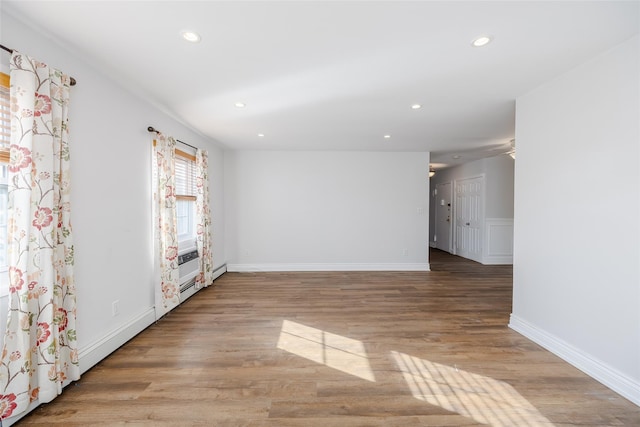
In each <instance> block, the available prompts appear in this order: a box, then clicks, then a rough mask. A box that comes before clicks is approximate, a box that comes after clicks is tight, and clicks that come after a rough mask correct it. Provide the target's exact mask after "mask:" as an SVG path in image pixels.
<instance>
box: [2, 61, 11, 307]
mask: <svg viewBox="0 0 640 427" xmlns="http://www.w3.org/2000/svg"><path fill="white" fill-rule="evenodd" d="M9 101H10V100H9V76H8V75H6V74H4V73H0V295H6V294H7V292H8V276H7V271H8V269H9V266H8V253H7V249H8V248H7V246H8V236H7V219H8V218H7V216H8V215H7V214H8V211H7V202H8V191H7V184H8V181H7V174H8V172H9V171H8V165H9V144H10V141H11V110H10V107H9Z"/></svg>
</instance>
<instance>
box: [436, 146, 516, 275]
mask: <svg viewBox="0 0 640 427" xmlns="http://www.w3.org/2000/svg"><path fill="white" fill-rule="evenodd" d="M479 175H484V177H485V182H484V184H485V204H484V209H485V212H484V217H485V224H484V229H483V233H482V236H483V254H482V263H483V264H510V263H511V262H512V256H513V246H512V245H513V191H514V190H513V185H514V184H513V181H514V160H513V159H512V158H511V157H510V156H508V155H506V154H503V155H500V156H494V157H489V158H485V159H480V160H475V161H472V162H468V163H464V164H461V165H459V166H454V167H450V168H446V169H441V170H438V171H437V172H436V174H435V175H434V176H433V177H432V178H431V180H430V181H431V182H430V189H431V192H430V195H431V197H430V209H431V212H435V202H436V197H434V196H433V190H435V188H436V185H438V184H441V183H446V182H452V183H454V182H455V181H456V180H461V179H465V178H471V177H475V176H479ZM452 188H453V187H452ZM454 198H455V197H454ZM435 219H436V218H435V215H431V217H430V218H429V230H430V231H429V240H430V242H432V246H434V247H435V242H434V240H433V238H434V235H435V231H436V228H435Z"/></svg>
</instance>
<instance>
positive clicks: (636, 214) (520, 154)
mask: <svg viewBox="0 0 640 427" xmlns="http://www.w3.org/2000/svg"><path fill="white" fill-rule="evenodd" d="M639 48H640V46H639V39H638V37H637V36H636V37H635V38H633V39H631V40H629V41H627V42H625V43H623V44H621V45H619V46H617V47H615V48H614V49H612V50H610V51H608V52H606V53H604V54H603V55H601V56H598V57H597V58H595V59H593V60H592V61H590V62H588V63H586V64H584V65H582V66H580V67H578V68H575V69H574V70H572V71H570V72H568V73H566V74H564V75H562V76H561V77H559V78H557V79H555V80H553V81H550V82H548V83H546V84H545V85H543V86H541V87H539V88H537V89H536V90H534V91H532V92H530V93H528V94H526V95H524V96H522V97H520V98H518V100H517V108H516V111H517V113H516V141H517V163H516V180H515V182H516V185H515V189H516V200H515V263H514V293H513V314H512V319H511V326H512V327H513V328H514V329H516V330H518V331H520V332H522V333H524V334H525V335H527V336H528V337H530V338H532V339H533V340H534V341H537V342H538V343H540V344H542V345H543V346H545V347H547V348H549V349H550V350H552V351H554V352H555V353H556V354H558V355H560V356H561V357H563V358H565V359H567V360H568V361H570V362H571V363H573V364H574V365H576V366H578V367H579V368H581V369H583V370H584V371H586V372H587V373H589V374H590V375H592V376H594V377H596V378H597V379H599V380H600V381H602V382H604V383H605V384H607V385H609V386H610V387H611V388H613V389H614V390H617V391H618V392H620V393H621V394H622V395H624V396H626V397H627V398H629V399H631V400H632V401H634V402H635V403H637V404H640V271H639V268H640V267H639V265H640V228H639V226H638V222H639V220H640V203H639V199H640V181H639V178H640V175H639V171H640V158H639V155H640V150H639V145H640V144H639V141H640V131H639V126H640V125H639V123H640V120H639V119H640V108H639V102H640V101H639V100H640V97H639V95H640V87H639V76H640V69H639V67H638V62H639V61H638V56H639V51H640V49H639Z"/></svg>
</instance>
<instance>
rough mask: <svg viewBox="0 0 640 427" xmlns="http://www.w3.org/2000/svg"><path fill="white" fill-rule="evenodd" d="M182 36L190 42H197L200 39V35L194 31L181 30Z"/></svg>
mask: <svg viewBox="0 0 640 427" xmlns="http://www.w3.org/2000/svg"><path fill="white" fill-rule="evenodd" d="M180 34H182V38H183V39H185V40H186V41H188V42H191V43H198V42H199V41H200V35H199V34H198V33H196V32H194V31H188V30H185V31H182V32H181V33H180Z"/></svg>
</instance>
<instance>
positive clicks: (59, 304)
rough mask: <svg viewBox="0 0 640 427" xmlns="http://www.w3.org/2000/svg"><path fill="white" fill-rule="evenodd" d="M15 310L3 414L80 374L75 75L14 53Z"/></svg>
mask: <svg viewBox="0 0 640 427" xmlns="http://www.w3.org/2000/svg"><path fill="white" fill-rule="evenodd" d="M10 66H11V147H10V160H9V183H8V193H9V218H8V227H7V228H8V235H9V243H8V246H9V307H8V323H7V331H6V336H5V338H4V347H3V349H2V357H1V360H0V418H2V419H4V418H7V417H9V416H14V415H17V414H19V413H21V412H23V411H25V410H26V409H27V408H28V406H29V404H30V402H32V401H35V400H38V402H39V403H43V402H49V401H51V400H52V399H53V398H55V397H56V396H57V395H59V394H60V393H61V392H62V387H63V385H65V384H66V383H68V382H69V381H73V380H77V379H79V378H80V368H79V365H78V349H77V339H76V294H75V286H74V279H73V263H74V253H73V241H72V235H71V221H70V214H71V209H70V203H69V199H70V197H69V196H70V194H69V190H70V185H69V183H70V179H69V143H68V138H69V128H68V104H69V80H70V79H69V76H67V75H65V74H63V73H62V72H60V71H58V70H55V69H52V68H49V67H48V66H47V65H45V64H43V63H41V62H38V61H36V60H34V59H32V58H29V57H28V56H26V55H23V54H20V53H18V52H14V53H13V55H12V57H11V65H10Z"/></svg>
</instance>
